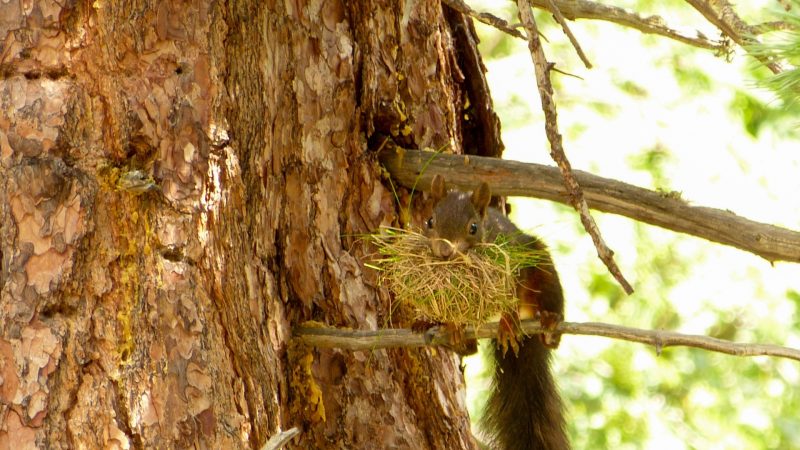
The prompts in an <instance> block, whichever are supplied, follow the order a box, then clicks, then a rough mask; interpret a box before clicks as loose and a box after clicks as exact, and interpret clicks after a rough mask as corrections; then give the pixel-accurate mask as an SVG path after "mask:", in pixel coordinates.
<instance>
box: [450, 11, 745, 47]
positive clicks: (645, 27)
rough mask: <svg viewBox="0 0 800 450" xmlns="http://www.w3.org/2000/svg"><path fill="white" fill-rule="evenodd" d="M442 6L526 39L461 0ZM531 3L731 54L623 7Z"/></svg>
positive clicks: (704, 39)
mask: <svg viewBox="0 0 800 450" xmlns="http://www.w3.org/2000/svg"><path fill="white" fill-rule="evenodd" d="M551 2H552V3H553V4H554V5H555V6H556V8H557V9H552V8H551V7H550V5H549V4H550V3H551ZM442 3H444V4H446V5H447V6H449V7H450V8H452V9H454V10H456V11H458V12H460V13H462V14H464V15H467V16H470V17H473V18H475V19H476V20H478V21H479V22H482V23H485V24H486V25H489V26H491V27H494V28H497V29H498V30H500V31H502V32H503V33H506V34H509V35H511V36H514V37H516V38H518V39H524V40H527V38H526V37H525V35H524V34H522V33H520V32H519V30H517V29H516V28H514V27H513V26H511V25H510V24H509V23H508V22H506V21H505V20H503V19H501V18H499V17H497V16H495V15H493V14H491V13H488V12H479V11H475V10H474V9H472V8H470V6H469V5H467V4H466V3H464V2H463V1H462V0H442ZM533 4H534V6H535V7H537V8H540V9H544V10H547V11H550V12H551V13H553V14H555V12H554V11H555V10H557V11H559V12H560V14H561V16H562V17H564V18H565V19H568V20H575V19H589V20H602V21H606V22H612V23H616V24H617V25H622V26H625V27H628V28H633V29H635V30H638V31H640V32H642V33H645V34H657V35H659V36H664V37H666V38H669V39H673V40H676V41H678V42H682V43H684V44H687V45H691V46H693V47H698V48H704V49H708V50H714V51H715V52H716V53H720V54H728V53H730V49H729V48H728V45H727V44H726V43H725V42H723V41H712V40H711V39H708V38H707V37H705V36H702V35H701V34H699V33H697V35H696V36H690V35H688V34H685V33H681V32H680V31H678V30H675V29H673V28H671V27H669V26H667V25H666V22H665V20H664V19H663V18H661V17H660V16H649V17H642V16H640V15H638V14H636V13H633V12H630V11H627V10H625V9H624V8H620V7H617V6H611V5H604V4H602V3H597V2H591V1H587V0H533Z"/></svg>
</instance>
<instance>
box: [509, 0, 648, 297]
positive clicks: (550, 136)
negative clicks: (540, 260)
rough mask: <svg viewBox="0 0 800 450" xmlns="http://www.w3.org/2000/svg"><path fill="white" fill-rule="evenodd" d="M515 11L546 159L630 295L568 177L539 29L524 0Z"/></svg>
mask: <svg viewBox="0 0 800 450" xmlns="http://www.w3.org/2000/svg"><path fill="white" fill-rule="evenodd" d="M517 8H518V10H519V17H520V20H521V21H522V24H523V25H525V31H526V32H527V34H528V49H529V50H530V52H531V59H532V60H533V67H534V70H535V72H536V86H537V87H538V89H539V97H540V98H541V101H542V111H544V118H545V124H544V128H545V134H546V135H547V140H548V141H550V156H551V157H552V158H553V160H554V161H555V162H556V164H557V165H558V168H559V169H560V170H561V175H562V176H563V177H564V185H565V186H566V187H567V191H568V192H569V194H570V199H571V203H572V206H573V207H574V208H575V210H577V211H578V213H579V215H580V217H581V223H583V227H584V229H586V232H587V233H589V235H590V236H591V237H592V241H593V242H594V246H595V248H596V249H597V256H599V257H600V260H601V261H603V263H604V264H605V265H606V267H608V270H609V272H611V275H613V276H614V278H616V280H617V281H618V282H619V284H620V285H621V286H622V289H624V290H625V292H626V293H628V294H631V293H633V287H632V286H631V284H630V283H628V280H626V279H625V277H624V276H623V275H622V272H621V271H620V270H619V267H618V266H617V263H616V262H615V261H614V252H613V251H612V250H611V249H610V248H608V245H606V243H605V241H604V240H603V237H602V236H601V235H600V230H599V229H598V228H597V224H596V223H595V221H594V219H593V218H592V215H591V214H590V213H589V206H588V205H587V204H586V199H585V198H584V197H583V191H582V190H581V187H580V185H579V184H578V182H577V181H575V178H574V177H573V176H572V167H571V165H570V163H569V160H568V159H567V155H566V153H565V152H564V147H563V145H562V141H561V134H560V133H559V131H558V114H557V112H556V104H555V101H554V100H553V85H552V84H551V83H550V64H549V63H548V62H547V59H546V58H545V55H544V50H543V49H542V43H541V41H539V30H538V29H537V27H536V21H535V20H534V18H533V13H532V11H531V5H530V2H529V1H528V0H518V1H517Z"/></svg>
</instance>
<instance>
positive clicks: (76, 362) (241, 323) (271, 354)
mask: <svg viewBox="0 0 800 450" xmlns="http://www.w3.org/2000/svg"><path fill="white" fill-rule="evenodd" d="M452 20H453V19H452V18H451V22H450V23H452ZM450 23H449V22H448V20H447V19H445V17H444V15H443V11H442V9H441V6H440V4H439V2H438V1H422V2H408V3H405V2H400V1H398V2H392V1H386V2H366V1H365V2H345V1H336V0H329V1H323V2H308V3H306V2H302V1H297V2H271V1H267V2H262V1H255V0H249V1H244V0H243V1H231V2H210V1H193V2H184V3H180V4H178V3H175V2H158V1H136V2H127V3H125V4H122V3H119V2H86V1H67V2H61V3H56V2H53V1H40V2H30V3H26V2H4V3H0V39H1V41H0V42H1V43H0V105H1V106H2V110H1V111H0V186H2V190H0V218H1V219H2V229H1V230H0V261H1V262H2V266H0V294H1V295H2V297H0V377H2V387H0V448H4V447H5V446H11V447H20V448H29V447H38V448H80V447H88V448H106V447H119V448H129V447H133V448H184V447H199V448H257V446H260V445H261V444H263V443H264V442H265V441H266V440H267V439H268V438H269V436H270V435H272V434H274V433H275V432H277V431H278V430H282V429H287V428H290V427H292V426H298V427H300V429H301V434H300V436H299V437H297V438H294V439H293V440H292V441H291V444H290V446H293V447H295V448H472V447H473V446H474V442H473V440H472V438H471V436H470V434H469V423H468V419H467V416H466V413H465V411H464V405H463V382H462V381H460V380H461V376H460V371H459V368H458V361H457V360H456V358H455V357H454V356H453V355H452V354H450V353H448V352H442V351H436V350H429V349H418V350H379V351H372V352H350V351H343V350H333V349H323V350H315V349H312V348H308V347H304V346H301V345H298V344H295V343H293V342H292V341H291V326H292V325H294V324H299V323H303V322H305V321H307V320H316V321H320V322H324V323H326V324H329V325H336V326H346V327H352V328H357V329H367V330H374V329H377V328H380V327H383V326H386V325H388V324H389V323H390V321H392V320H395V319H396V317H393V316H391V309H390V308H391V304H390V301H389V300H390V299H389V295H388V293H387V292H385V291H382V290H380V289H378V288H376V287H375V285H374V282H375V280H374V278H373V276H372V275H371V274H370V273H369V272H367V271H365V269H364V268H363V266H362V265H361V263H360V258H361V257H363V255H364V254H365V252H367V251H368V249H366V248H364V247H363V245H362V244H361V243H360V242H359V241H358V239H357V235H358V234H361V233H365V232H368V231H370V230H373V229H375V228H376V227H377V226H378V225H379V224H381V223H393V222H394V223H396V222H397V220H398V215H397V214H396V211H395V209H396V208H395V199H394V197H393V195H392V194H391V191H390V190H387V189H386V188H384V187H383V185H382V184H381V178H380V171H379V168H378V164H377V162H376V158H375V157H374V156H373V155H370V154H369V152H368V150H367V144H366V143H367V138H368V137H369V135H371V134H372V132H373V131H375V130H380V131H382V132H385V133H390V134H393V135H395V136H397V137H398V139H403V140H404V141H405V142H406V143H408V144H410V145H411V146H414V147H431V148H441V147H443V146H447V145H454V146H455V147H456V148H460V146H461V140H460V139H461V138H460V136H461V132H462V127H463V126H464V124H463V120H464V117H465V115H464V114H463V113H462V109H463V106H464V105H465V104H467V103H471V104H472V105H475V104H476V103H478V104H480V107H482V108H484V107H487V105H486V104H485V103H482V102H480V101H479V102H476V101H475V100H471V101H468V97H469V96H470V89H471V88H470V87H469V86H468V85H466V83H465V82H464V78H463V73H462V72H461V69H460V68H459V67H457V65H458V64H459V60H458V58H457V56H456V54H457V52H456V50H455V48H456V47H457V46H458V45H472V44H471V43H468V44H464V42H463V41H464V39H463V38H462V40H461V41H457V40H456V38H454V36H455V35H456V34H454V33H452V32H451V25H450ZM470 30H471V28H470V29H467V31H466V32H467V33H469V32H470ZM459 33H464V30H459ZM470 64H472V65H471V66H470V67H471V68H470V69H469V70H467V69H466V68H465V70H467V71H469V72H470V73H473V74H474V73H480V70H477V71H476V70H475V67H479V61H477V62H476V61H473V62H472V63H470ZM476 64H477V66H476ZM473 84H474V83H473ZM484 102H488V100H486V99H484ZM480 117H481V119H480V120H482V121H486V120H491V118H492V117H493V115H492V114H489V113H487V112H486V111H482V112H481V114H480ZM495 120H496V119H495ZM494 127H495V128H494V130H495V131H496V123H495V124H494ZM497 142H499V140H497ZM139 173H143V174H145V177H144V183H143V184H142V183H140V184H139V185H138V188H136V187H131V184H130V180H131V179H132V178H131V174H139ZM135 179H137V180H138V179H139V178H135ZM407 199H408V195H407V194H402V193H401V200H407ZM415 205H416V203H415ZM406 206H407V207H408V206H409V205H406ZM407 211H412V209H408V210H407ZM414 211H416V210H415V209H414ZM406 217H407V218H412V217H414V214H407V215H406Z"/></svg>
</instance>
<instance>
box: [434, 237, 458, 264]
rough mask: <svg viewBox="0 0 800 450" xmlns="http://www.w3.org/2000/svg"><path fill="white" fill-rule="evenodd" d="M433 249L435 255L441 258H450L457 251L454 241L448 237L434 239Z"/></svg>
mask: <svg viewBox="0 0 800 450" xmlns="http://www.w3.org/2000/svg"><path fill="white" fill-rule="evenodd" d="M431 250H432V251H433V256H435V257H437V258H441V259H450V258H452V257H453V255H454V254H455V252H456V248H455V246H454V245H453V243H452V242H450V241H448V240H447V239H434V240H433V242H432V243H431Z"/></svg>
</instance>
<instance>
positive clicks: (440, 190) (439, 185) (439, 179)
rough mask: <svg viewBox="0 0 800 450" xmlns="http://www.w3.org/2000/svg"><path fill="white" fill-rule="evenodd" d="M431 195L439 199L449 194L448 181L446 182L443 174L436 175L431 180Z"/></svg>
mask: <svg viewBox="0 0 800 450" xmlns="http://www.w3.org/2000/svg"><path fill="white" fill-rule="evenodd" d="M431 195H433V199H434V200H436V201H439V200H441V199H443V198H444V197H445V196H446V195H447V183H445V182H444V177H443V176H441V175H434V176H433V181H432V182H431Z"/></svg>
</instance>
